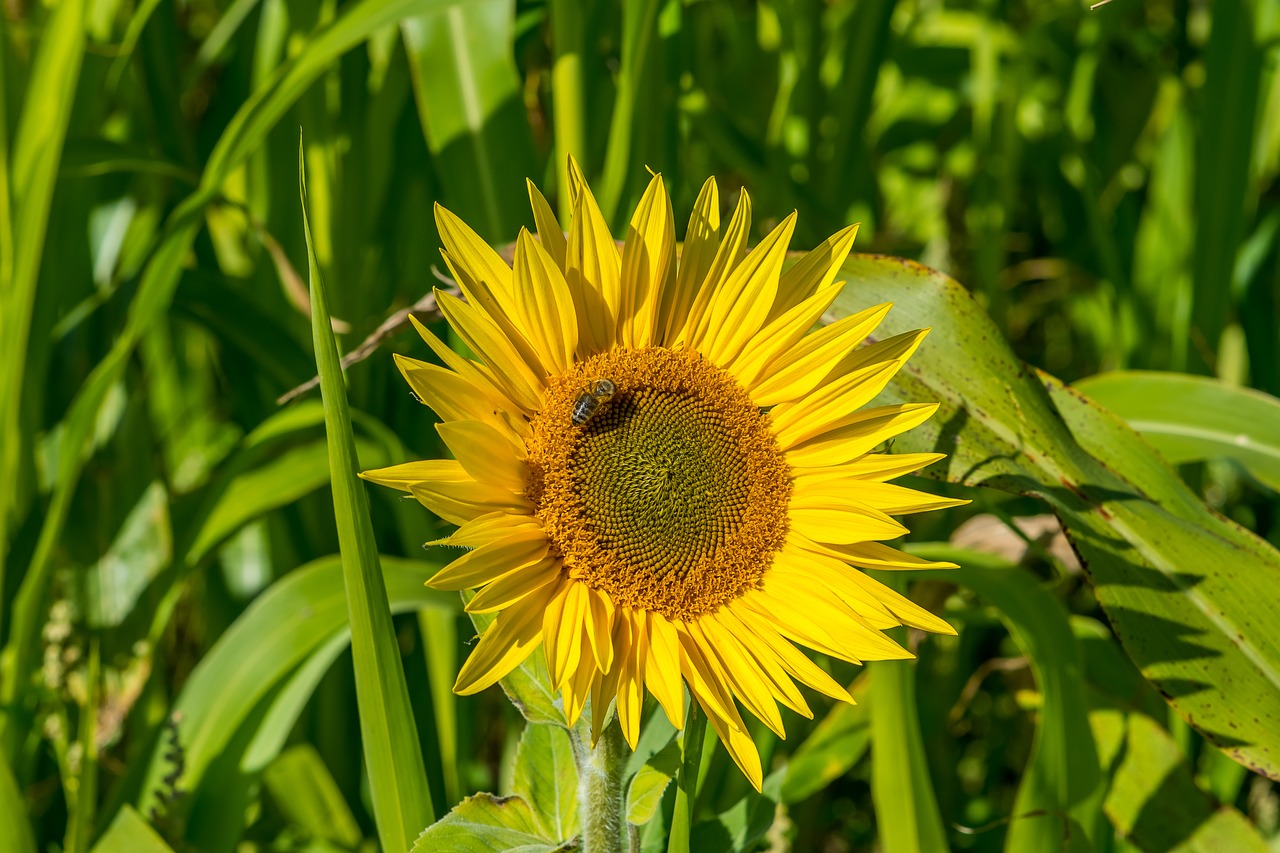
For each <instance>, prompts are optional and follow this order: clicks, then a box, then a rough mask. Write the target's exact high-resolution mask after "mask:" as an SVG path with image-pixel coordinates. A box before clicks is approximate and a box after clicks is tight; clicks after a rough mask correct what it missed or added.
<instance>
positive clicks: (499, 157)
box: [401, 0, 534, 241]
mask: <svg viewBox="0 0 1280 853" xmlns="http://www.w3.org/2000/svg"><path fill="white" fill-rule="evenodd" d="M515 11H516V9H515V6H514V5H513V4H512V3H510V2H508V0H471V2H469V3H466V4H459V5H455V6H450V7H449V8H446V9H441V10H440V11H436V12H431V13H429V14H425V15H417V16H414V17H412V18H409V19H407V20H405V21H404V23H403V24H401V28H402V29H403V30H404V44H405V51H406V52H407V53H408V55H409V67H410V70H411V71H412V72H413V93H414V98H415V100H416V101H417V105H418V117H419V118H420V119H421V121H422V129H423V133H424V135H425V136H426V139H427V146H428V147H429V148H430V149H431V153H432V155H433V156H434V157H435V158H436V163H437V166H438V169H439V175H440V180H441V182H442V183H443V184H444V187H445V191H446V192H447V194H448V195H449V196H450V197H451V198H452V199H454V200H455V204H456V205H457V209H456V210H454V213H456V214H458V215H459V216H461V217H462V219H463V220H464V221H466V222H467V223H468V224H469V225H471V227H472V228H475V229H476V231H478V232H479V233H480V234H481V235H483V236H484V237H486V238H487V239H489V240H490V241H498V240H509V239H511V238H512V237H514V236H515V233H516V230H517V229H518V228H519V227H520V226H521V225H523V224H525V222H526V221H527V220H528V218H529V217H528V214H527V212H526V211H527V210H528V206H529V201H528V197H527V196H526V195H525V192H526V190H525V183H524V180H525V178H527V177H529V176H530V175H531V174H532V173H533V170H534V158H533V136H532V133H531V132H530V130H529V122H528V119H527V118H526V113H525V109H524V103H523V101H522V99H521V81H520V75H519V74H518V73H517V71H516V66H515V61H514V57H513V55H512V52H511V43H512V40H513V30H514V29H515Z"/></svg>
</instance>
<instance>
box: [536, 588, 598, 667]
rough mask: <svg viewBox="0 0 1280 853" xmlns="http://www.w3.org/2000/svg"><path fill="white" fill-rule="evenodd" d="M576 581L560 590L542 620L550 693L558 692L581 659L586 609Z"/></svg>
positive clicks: (584, 592)
mask: <svg viewBox="0 0 1280 853" xmlns="http://www.w3.org/2000/svg"><path fill="white" fill-rule="evenodd" d="M582 586H583V585H582V584H581V583H579V582H577V581H570V582H569V583H567V584H565V585H564V586H562V588H561V589H562V592H561V593H560V594H559V595H557V596H556V597H554V598H552V599H551V601H550V602H548V604H547V609H546V612H545V613H544V614H543V619H542V646H543V650H544V651H545V652H546V656H547V673H548V675H550V677H551V689H552V690H559V689H560V687H561V685H563V684H564V681H565V679H566V678H568V677H569V675H570V674H572V673H573V672H575V671H576V670H577V668H578V661H580V660H581V659H582V642H581V641H582V625H583V621H584V619H585V612H586V608H587V591H586V590H585V589H583V588H582Z"/></svg>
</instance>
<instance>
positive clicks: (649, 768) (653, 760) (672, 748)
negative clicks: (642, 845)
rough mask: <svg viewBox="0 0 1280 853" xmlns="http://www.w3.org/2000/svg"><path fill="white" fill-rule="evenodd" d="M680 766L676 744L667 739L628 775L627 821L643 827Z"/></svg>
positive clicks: (678, 748)
mask: <svg viewBox="0 0 1280 853" xmlns="http://www.w3.org/2000/svg"><path fill="white" fill-rule="evenodd" d="M679 769H680V743H679V741H675V740H673V741H671V742H670V743H668V744H667V745H666V746H664V747H663V748H662V749H660V750H658V751H657V752H656V753H654V754H653V755H652V756H651V757H650V758H649V760H648V761H646V762H645V763H644V766H643V767H641V768H640V769H639V770H637V771H636V774H635V775H634V776H632V777H631V785H630V786H629V787H628V788H627V807H626V809H627V811H626V813H627V823H630V824H634V825H636V826H644V825H645V824H646V823H648V822H649V821H651V820H653V816H654V814H655V813H656V812H657V811H658V807H659V806H660V805H662V795H663V794H664V793H665V792H666V790H667V786H668V785H670V784H671V780H672V779H674V778H675V776H676V772H677V771H679Z"/></svg>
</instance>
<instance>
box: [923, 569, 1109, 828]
mask: <svg viewBox="0 0 1280 853" xmlns="http://www.w3.org/2000/svg"><path fill="white" fill-rule="evenodd" d="M910 551H911V552H912V553H913V554H918V555H919V556H922V557H925V558H926V559H931V560H948V561H951V562H954V563H958V564H959V565H960V568H959V569H953V570H948V571H937V572H921V573H919V574H913V575H912V577H913V578H918V579H932V580H938V581H943V582H949V583H954V584H958V585H960V586H963V587H966V588H968V589H971V590H973V591H974V592H975V593H977V594H978V595H979V596H980V597H981V598H983V599H985V600H986V601H987V602H989V603H990V604H992V605H993V606H995V608H996V610H997V611H998V612H999V616H1000V619H1001V621H1002V622H1004V623H1005V624H1006V625H1008V627H1009V633H1010V635H1011V636H1012V637H1013V639H1014V642H1016V643H1017V645H1018V648H1019V649H1020V650H1021V651H1022V652H1023V654H1025V655H1026V656H1027V660H1028V661H1030V663H1031V669H1032V672H1033V673H1034V674H1035V679H1036V686H1037V687H1039V689H1040V695H1041V697H1042V698H1041V703H1040V712H1039V715H1038V717H1039V718H1038V720H1037V723H1036V733H1035V739H1034V740H1033V741H1032V744H1031V754H1030V755H1029V756H1028V758H1027V763H1026V766H1025V768H1024V769H1023V771H1022V781H1021V782H1020V783H1019V785H1018V795H1017V799H1015V800H1014V804H1013V812H1012V817H1013V820H1012V822H1011V823H1010V824H1009V833H1008V836H1007V838H1006V841H1005V850H1006V851H1009V852H1010V853H1013V851H1022V850H1025V851H1040V850H1055V849H1060V848H1062V847H1063V846H1064V837H1063V830H1064V825H1063V816H1064V815H1066V816H1069V817H1070V818H1071V819H1072V820H1074V821H1076V822H1077V825H1079V826H1080V827H1082V828H1083V830H1084V832H1085V833H1086V835H1087V836H1088V837H1093V836H1094V835H1095V833H1096V831H1097V830H1098V829H1099V827H1095V826H1093V824H1094V823H1096V818H1097V814H1098V802H1097V801H1096V799H1095V794H1098V793H1100V790H1099V784H1100V783H1101V782H1102V772H1101V769H1100V768H1099V766H1098V753H1097V749H1096V748H1095V746H1094V742H1093V732H1092V730H1091V729H1090V728H1089V717H1088V708H1089V706H1088V702H1087V699H1086V696H1085V684H1084V660H1083V657H1082V654H1081V651H1080V647H1079V644H1078V643H1077V642H1076V638H1075V635H1074V634H1073V633H1072V629H1071V623H1070V621H1069V620H1068V617H1067V612H1066V610H1065V609H1064V608H1063V606H1062V604H1061V603H1059V601H1058V600H1057V599H1056V598H1054V596H1053V595H1051V594H1050V593H1049V592H1048V591H1047V590H1045V589H1044V588H1042V587H1041V586H1040V584H1039V583H1038V582H1037V581H1036V580H1035V578H1033V577H1032V576H1031V575H1030V574H1028V573H1027V572H1024V571H1022V570H1020V569H1018V568H1017V567H1015V566H1012V565H1009V564H1007V563H1005V562H1004V561H1003V560H1001V559H999V558H996V557H993V556H991V555H989V554H981V553H978V552H974V551H962V550H959V549H956V548H951V547H948V546H938V545H915V546H913V547H911V548H910Z"/></svg>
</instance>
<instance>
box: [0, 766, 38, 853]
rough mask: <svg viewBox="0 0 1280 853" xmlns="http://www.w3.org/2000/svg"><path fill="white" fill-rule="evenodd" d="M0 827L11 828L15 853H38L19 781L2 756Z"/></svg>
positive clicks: (0, 772) (0, 769)
mask: <svg viewBox="0 0 1280 853" xmlns="http://www.w3.org/2000/svg"><path fill="white" fill-rule="evenodd" d="M0 826H7V827H9V828H10V829H9V841H10V843H12V844H13V853H36V838H35V834H34V833H33V832H32V831H31V819H30V818H29V817H28V816H27V804H26V802H25V801H24V800H23V797H22V789H20V788H19V787H18V780H16V779H14V778H13V771H12V770H10V769H9V761H8V759H7V758H5V757H4V755H2V754H0Z"/></svg>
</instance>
